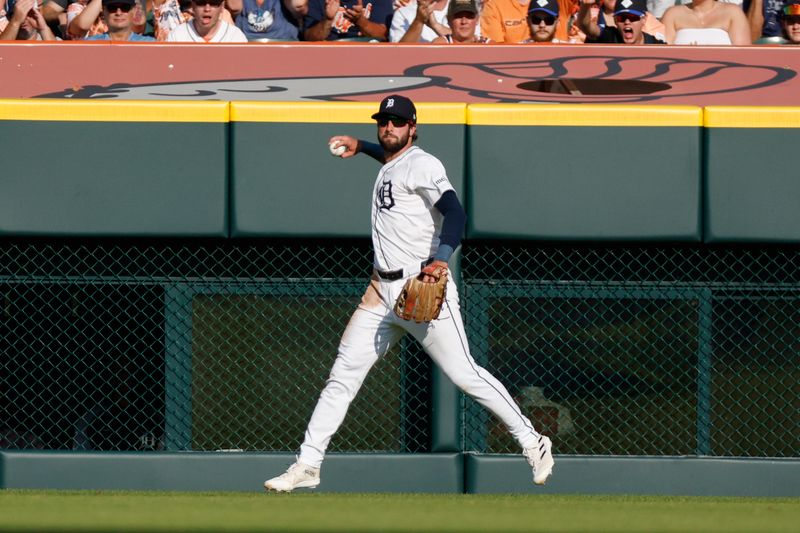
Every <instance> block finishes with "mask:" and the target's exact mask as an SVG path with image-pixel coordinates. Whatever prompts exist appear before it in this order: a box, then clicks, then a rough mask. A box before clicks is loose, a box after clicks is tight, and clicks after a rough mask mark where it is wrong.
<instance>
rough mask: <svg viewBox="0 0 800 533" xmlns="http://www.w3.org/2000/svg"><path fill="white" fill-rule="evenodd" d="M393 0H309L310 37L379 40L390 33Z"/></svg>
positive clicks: (306, 34) (306, 22) (307, 33)
mask: <svg viewBox="0 0 800 533" xmlns="http://www.w3.org/2000/svg"><path fill="white" fill-rule="evenodd" d="M393 13H394V8H393V6H392V0H309V3H308V15H306V18H305V19H304V20H303V24H304V26H305V28H306V29H305V32H304V33H303V36H304V37H305V40H306V41H338V40H350V41H353V40H356V41H358V40H372V39H374V40H379V41H385V40H386V39H387V38H388V37H389V27H390V25H391V20H392V14H393Z"/></svg>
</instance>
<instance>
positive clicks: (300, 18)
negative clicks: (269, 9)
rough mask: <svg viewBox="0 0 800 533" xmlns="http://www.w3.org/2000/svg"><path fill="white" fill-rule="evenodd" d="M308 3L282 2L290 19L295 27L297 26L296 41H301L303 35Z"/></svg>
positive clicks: (287, 0)
mask: <svg viewBox="0 0 800 533" xmlns="http://www.w3.org/2000/svg"><path fill="white" fill-rule="evenodd" d="M308 2H309V0H284V5H285V6H286V9H288V10H289V14H290V15H291V19H289V20H293V21H294V24H295V26H297V39H298V40H303V34H304V33H305V28H306V27H305V18H306V15H308Z"/></svg>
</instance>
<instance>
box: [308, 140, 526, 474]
mask: <svg viewBox="0 0 800 533" xmlns="http://www.w3.org/2000/svg"><path fill="white" fill-rule="evenodd" d="M449 190H453V186H452V185H451V184H450V180H448V179H447V174H446V173H445V170H444V166H443V165H442V163H441V162H440V161H439V160H438V159H436V158H435V157H434V156H432V155H430V154H428V153H426V152H425V151H424V150H422V149H421V148H419V147H417V146H411V147H410V148H408V149H407V150H406V151H404V152H403V153H401V154H400V155H399V156H397V157H396V158H395V159H393V160H392V161H389V162H388V163H386V164H385V165H384V166H383V167H381V170H380V172H379V173H378V179H377V180H376V181H375V187H374V189H373V191H372V193H373V202H372V241H373V245H374V247H375V267H376V268H377V269H379V270H397V269H399V268H402V269H403V276H402V277H399V278H393V279H385V278H381V277H380V275H379V274H378V273H376V274H375V275H373V277H372V279H371V280H370V284H369V286H368V287H367V290H366V292H365V293H364V296H363V298H362V299H361V303H360V304H359V305H358V307H357V308H356V310H355V312H354V313H353V316H352V317H351V318H350V322H349V323H348V324H347V328H345V331H344V334H343V335H342V340H341V342H340V343H339V350H338V354H337V356H336V361H335V362H334V364H333V368H332V369H331V373H330V377H329V379H328V381H327V382H326V384H325V388H324V389H323V391H322V393H321V394H320V397H319V401H318V402H317V405H316V407H315V408H314V412H313V414H312V415H311V420H309V422H308V428H307V429H306V434H305V438H304V439H303V444H302V445H301V446H300V456H299V459H298V461H299V462H301V463H303V464H306V465H309V466H312V467H315V468H319V467H320V466H321V465H322V461H323V459H324V457H325V451H326V450H327V448H328V445H329V443H330V440H331V437H333V435H334V433H336V431H337V430H338V429H339V427H340V426H341V424H342V422H343V421H344V417H345V415H346V414H347V409H348V407H349V406H350V403H351V402H352V401H353V398H354V397H355V395H356V393H357V392H358V390H359V389H360V388H361V384H362V383H363V382H364V379H365V378H366V377H367V373H368V372H369V370H370V368H372V365H374V364H375V363H376V362H377V361H378V359H380V358H381V357H383V356H384V355H385V354H386V352H388V351H389V349H391V347H392V346H393V345H394V344H396V343H397V342H398V341H399V340H400V339H401V338H402V337H403V336H404V335H405V334H406V333H410V334H411V335H412V336H414V338H415V339H417V340H418V341H419V343H420V344H421V345H422V346H423V347H424V348H425V351H426V352H427V353H428V355H430V357H431V358H432V359H433V361H434V362H435V363H436V364H437V365H438V366H439V367H440V368H441V369H442V371H443V372H444V373H445V374H446V375H447V376H448V377H449V378H450V379H451V380H453V383H455V384H456V386H458V387H459V388H460V389H461V390H462V391H464V392H465V393H466V394H468V395H470V396H472V397H473V398H474V399H475V400H476V401H477V402H478V403H480V404H481V405H483V406H484V407H486V408H487V409H489V411H491V412H492V413H494V415H495V416H497V418H499V419H500V420H502V421H503V422H504V423H505V424H506V426H508V429H509V432H510V433H511V434H512V435H513V436H514V438H515V439H516V440H517V442H519V443H520V445H521V446H522V448H523V449H527V448H531V447H533V446H536V445H537V444H536V443H537V442H539V438H540V436H539V434H538V433H537V432H536V431H535V430H534V428H533V425H532V424H531V421H530V420H529V419H528V418H527V417H526V416H525V415H524V414H523V413H522V411H520V409H519V406H518V405H517V403H516V402H515V401H514V398H513V397H512V396H511V395H510V394H509V393H508V390H506V388H505V387H504V386H503V384H502V383H500V382H499V381H498V380H497V379H496V378H495V377H494V376H492V375H491V373H490V372H488V371H487V370H486V369H484V368H482V367H481V366H480V365H478V364H477V363H476V362H475V359H473V357H472V355H471V354H470V351H469V346H468V343H467V342H466V338H467V334H466V332H465V331H464V323H463V321H462V320H461V312H460V309H459V303H458V287H457V286H456V284H455V282H454V281H453V278H452V277H448V280H447V293H446V296H445V302H444V305H443V306H442V312H441V313H440V314H439V318H437V319H436V320H434V321H433V322H431V323H424V322H423V323H416V322H414V321H413V320H403V319H402V318H400V317H398V316H397V314H395V312H394V311H393V310H392V308H393V306H394V302H395V301H396V300H397V297H398V295H399V294H400V293H401V292H402V290H403V286H404V284H405V280H406V279H407V278H408V277H410V276H414V275H416V274H417V273H418V272H419V268H420V263H421V262H422V261H423V260H425V259H428V258H429V257H430V256H431V255H432V254H433V253H434V252H435V251H436V250H437V249H438V247H439V232H440V231H441V225H442V221H443V218H444V217H443V216H442V214H441V213H440V212H439V210H438V209H436V208H435V207H434V204H436V202H438V201H439V198H441V197H442V194H444V193H445V192H446V191H449ZM406 269H408V270H406Z"/></svg>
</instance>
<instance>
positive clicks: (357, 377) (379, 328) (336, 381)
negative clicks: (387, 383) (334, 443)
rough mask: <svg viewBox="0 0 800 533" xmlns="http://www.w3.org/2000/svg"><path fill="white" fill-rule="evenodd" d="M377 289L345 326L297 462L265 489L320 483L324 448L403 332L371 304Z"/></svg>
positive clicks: (267, 484) (384, 309)
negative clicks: (367, 378)
mask: <svg viewBox="0 0 800 533" xmlns="http://www.w3.org/2000/svg"><path fill="white" fill-rule="evenodd" d="M376 290H377V287H376V286H375V285H370V289H368V290H367V294H365V297H364V299H363V300H362V303H361V305H360V306H359V307H358V309H356V312H355V313H353V316H352V317H351V318H350V322H349V323H348V325H347V328H345V331H344V333H343V335H342V339H341V341H340V343H339V349H338V355H337V357H336V361H335V362H334V364H333V368H332V369H331V372H330V376H329V377H328V380H327V382H326V384H325V387H324V388H323V390H322V393H321V394H320V397H319V400H318V401H317V405H316V407H315V408H314V412H313V414H312V415H311V419H310V420H309V422H308V427H307V429H306V433H305V439H304V440H303V444H302V445H301V447H300V455H299V457H298V461H297V463H295V464H294V465H292V466H291V467H289V470H287V471H286V473H285V474H282V475H280V476H277V477H275V478H272V479H269V480H267V481H265V482H264V487H265V488H267V489H271V490H278V491H287V492H288V491H291V490H293V489H295V488H314V487H316V486H317V485H319V469H320V466H321V465H322V460H323V458H324V456H325V450H326V449H327V448H328V444H329V443H330V440H331V438H332V437H333V435H334V434H335V433H336V431H337V430H338V429H339V426H341V424H342V422H343V421H344V417H345V415H346V414H347V409H348V408H349V407H350V403H351V402H352V401H353V399H354V398H355V396H356V394H357V393H358V390H359V389H360V388H361V385H362V383H363V382H364V379H365V378H366V377H367V374H368V373H369V370H370V369H371V368H372V366H373V365H374V364H375V362H376V361H377V360H378V359H379V358H380V357H382V356H383V355H384V354H385V353H386V352H387V351H388V350H389V349H390V348H391V347H392V346H393V345H394V344H395V343H396V342H397V341H398V340H399V339H400V337H402V336H403V334H404V333H405V332H404V331H403V330H402V328H399V327H397V326H396V325H394V324H393V323H392V320H390V319H388V318H387V315H388V309H386V307H385V306H383V305H382V304H381V305H373V304H375V301H374V299H373V298H370V297H369V296H370V291H373V292H375V291H376ZM372 296H374V294H373V295H372Z"/></svg>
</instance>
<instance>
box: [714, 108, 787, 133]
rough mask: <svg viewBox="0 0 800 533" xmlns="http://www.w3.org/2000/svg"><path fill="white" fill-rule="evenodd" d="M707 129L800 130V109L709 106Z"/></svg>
mask: <svg viewBox="0 0 800 533" xmlns="http://www.w3.org/2000/svg"><path fill="white" fill-rule="evenodd" d="M704 125H705V126H706V127H707V128H800V107H770V106H764V107H755V106H708V107H706V108H705V121H704Z"/></svg>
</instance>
